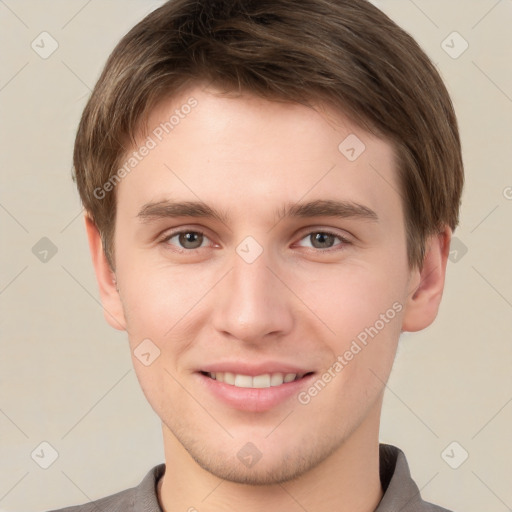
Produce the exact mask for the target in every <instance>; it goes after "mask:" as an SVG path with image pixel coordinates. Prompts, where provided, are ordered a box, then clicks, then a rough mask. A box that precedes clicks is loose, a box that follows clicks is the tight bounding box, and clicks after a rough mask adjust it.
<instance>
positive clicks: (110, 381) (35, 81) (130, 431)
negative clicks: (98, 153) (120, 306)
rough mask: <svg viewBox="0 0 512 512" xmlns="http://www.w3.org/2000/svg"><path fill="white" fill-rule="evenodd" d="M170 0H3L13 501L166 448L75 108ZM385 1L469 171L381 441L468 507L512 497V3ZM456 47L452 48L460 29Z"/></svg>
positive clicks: (4, 417) (137, 465) (0, 355)
mask: <svg viewBox="0 0 512 512" xmlns="http://www.w3.org/2000/svg"><path fill="white" fill-rule="evenodd" d="M160 3H161V2H159V1H148V0H130V1H126V0H122V1H121V0H109V1H99V0H92V1H91V0H90V1H87V0H66V1H64V0H61V1H36V0H0V45H1V46H0V47H1V55H2V65H1V69H0V116H1V121H2V123H1V132H0V147H1V150H0V169H1V175H0V179H1V185H0V225H1V233H2V239H1V240H2V256H1V264H0V307H1V318H0V321H1V323H0V327H1V336H2V339H1V350H0V510H2V511H5V510H9V511H22V510H31V511H38V510H45V509H49V508H55V507H62V506H65V505H69V504H76V503H81V502H85V501H87V500H89V499H96V498H99V497H101V496H104V495H107V494H110V493H113V492H116V491H118V490H121V489H123V488H126V487H128V486H132V485H135V484H137V483H138V482H139V481H140V480H141V479H142V477H143V476H144V475H145V474H146V472H147V471H148V470H149V468H150V467H152V466H153V465H155V464H157V463H159V462H161V461H163V452H162V443H161V433H160V427H159V421H158V419H157V417H156V415H155V414H154V413H153V412H152V410H151V409H150V407H149V405H147V403H146V401H145V399H144V397H143V395H142V392H141V391H140V389H139V386H138V383H137V381H136V378H135V374H134V372H133V370H132V365H131V361H130V355H129V352H128V346H127V341H126V338H125V335H124V334H123V333H119V332H117V331H114V330H112V329H111V328H109V327H108V326H107V324H106V323H105V321H104V319H103V315H102V310H101V307H100V304H99V302H98V300H99V298H98V292H97V288H96V283H95V280H94V276H93V271H92V266H91V264H90V261H89V254H88V248H87V245H86V239H85V233H84V227H83V222H82V219H81V215H80V213H81V207H80V204H79V201H78V196H77V193H76V191H75V189H74V185H73V183H72V181H71V179H70V169H71V151H72V144H73V138H74V133H75V129H76V126H77V122H78V119H79V116H80V113H81V111H82V109H83V107H84V105H85V101H86V99H87V96H88V94H89V91H90V89H91V88H92V87H93V85H94V83H95V81H96V79H97V77H98V75H99V72H100V69H101V67H102V66H103V64H104V61H105V59H106V57H107V55H108V54H109V52H110V51H111V50H112V48H113V47H114V45H115V43H116V42H117V41H118V39H119V38H120V37H121V36H122V35H123V34H124V33H125V32H126V31H127V30H128V29H129V28H130V27H131V26H132V25H133V24H135V23H136V22H137V21H138V20H140V19H141V18H142V17H143V16H144V15H145V14H147V13H148V12H149V11H151V10H152V9H153V8H155V7H156V6H157V5H159V4H160ZM375 3H376V4H377V5H378V6H379V7H381V8H382V9H383V10H384V11H385V12H387V13H388V14H389V15H390V16H391V17H392V18H393V19H394V20H396V21H397V22H398V24H400V25H401V26H403V27H404V28H405V29H406V30H408V31H409V32H411V33H412V34H413V35H414V36H415V37H416V38H417V40H418V41H419V42H420V44H421V45H422V46H423V48H424V49H425V50H426V51H427V53H428V54H429V55H430V56H431V57H432V59H433V60H434V62H435V63H436V64H437V65H438V67H439V69H440V71H441V73H442V75H443V77H444V78H445V80H446V82H447V84H448V87H449V90H450V92H451V94H452V96H453V100H454V103H455V107H456V110H457V112H458V117H459V120H460V127H461V133H462V139H463V147H464V158H465V165H466V176H467V185H466V189H465V193H464V205H463V208H462V222H461V225H460V227H459V229H458V230H457V232H456V236H457V238H458V239H459V241H460V243H459V246H458V247H457V248H456V249H458V253H457V255H455V253H454V254H453V255H452V259H453V260H454V261H450V262H449V266H448V278H447V285H446V291H445V296H444V299H443V304H442V309H441V312H440V314H439V317H438V319H437V321H436V322H435V324H434V325H432V326H431V327H430V328H429V329H427V330H426V331H424V332H422V333H418V334H414V335H410V334H409V335H406V336H404V337H403V339H402V340H401V343H400V348H399V354H398V358H397V361H396V363H395V367H394V373H393V374H392V376H391V379H390V381H389V383H388V390H387V394H386V399H385V404H384V411H383V417H382V428H381V440H382V441H383V442H388V443H392V444H395V445H397V446H399V447H401V448H402V449H403V450H404V451H405V453H406V455H407V456H408V459H409V463H410V467H411V471H412V474H413V477H414V478H415V480H416V482H417V484H418V486H419V487H420V489H422V494H423V495H424V497H425V498H426V499H428V500H431V501H434V502H437V503H440V504H443V505H444V506H445V507H447V508H450V509H452V508H453V509H455V510H456V511H465V512H477V511H478V512H481V511H483V510H485V511H486V512H492V511H495V512H501V511H506V510H510V509H511V508H512V487H511V485H510V482H511V477H512V469H511V467H512V463H511V461H512V446H511V441H510V432H511V430H512V429H511V420H512V349H511V343H510V332H511V328H512V274H511V272H510V261H511V253H512V251H511V248H512V247H511V246H512V243H511V236H510V224H511V222H510V221H511V218H512V200H511V198H512V188H511V187H512V172H511V169H512V143H511V125H512V68H511V62H510V55H511V54H510V50H511V48H512V31H511V25H512V1H511V0H501V1H496V0H478V1H477V0H450V1H448V2H447V1H445V0H428V1H427V0H414V1H413V0H386V1H384V0H382V1H376V2H375ZM43 31H47V32H49V33H50V34H51V36H52V37H53V38H54V39H55V40H56V41H57V42H58V45H59V47H58V49H57V50H56V51H55V52H54V53H53V54H52V55H51V56H49V57H48V58H47V59H43V58H41V57H40V56H39V55H38V54H37V53H36V52H35V51H34V50H33V49H32V48H31V43H32V41H33V40H36V42H37V41H40V38H39V39H38V36H39V34H40V33H41V32H43ZM453 31H457V32H459V33H460V35H461V36H462V37H463V38H464V39H465V40H466V41H467V42H468V43H469V48H468V49H467V51H465V52H464V53H463V54H462V55H461V56H460V57H458V58H456V59H455V58H452V56H450V55H448V53H447V52H446V51H445V50H444V49H443V47H442V42H443V41H444V40H445V39H446V38H447V36H449V34H451V33H452V32H453ZM451 41H453V43H452V42H451ZM48 44H49V43H48ZM446 44H448V45H449V46H453V48H452V49H449V48H446V46H445V48H446V49H447V50H448V51H450V52H452V55H454V54H453V52H455V51H458V50H460V49H462V46H461V45H462V44H463V41H462V40H461V39H457V38H456V39H453V36H452V37H451V38H448V40H447V43H445V45H446ZM45 47H46V48H47V49H48V48H49V45H47V46H45ZM42 237H47V238H49V239H50V240H51V241H52V243H53V244H54V245H55V246H56V248H57V250H58V252H57V253H56V254H55V255H54V256H53V257H51V258H49V260H48V261H47V262H46V263H43V262H41V261H40V260H39V259H38V258H37V257H36V255H34V254H33V252H32V248H33V246H34V245H35V244H36V243H37V242H38V241H39V240H40V239H41V238H42ZM462 244H463V245H462ZM464 247H465V248H466V249H467V252H466V253H465V254H463V252H464V251H461V248H463V249H464ZM43 441H46V442H48V443H50V444H51V445H52V446H53V447H54V448H55V450H56V451H57V452H58V458H57V460H56V461H55V462H54V463H53V464H52V465H51V466H50V467H49V468H48V469H46V470H45V469H42V468H41V467H40V466H39V465H38V464H36V462H35V461H34V460H33V459H32V458H31V453H32V452H33V451H34V450H36V448H37V450H36V453H40V450H41V448H38V447H39V445H40V443H41V442H43ZM452 441H457V442H458V443H459V444H460V445H461V447H462V448H456V449H455V450H454V451H453V452H451V451H449V452H448V453H449V454H450V455H452V457H451V459H450V462H452V464H453V461H455V462H457V461H458V460H459V457H460V456H461V453H462V452H461V450H462V449H464V450H466V451H467V452H468V453H469V458H468V459H467V460H466V461H465V462H464V463H463V464H462V465H461V466H460V467H459V468H458V469H452V468H451V467H449V465H448V464H447V463H446V462H445V460H444V459H443V457H442V456H441V454H442V452H443V450H444V449H445V448H446V447H447V446H448V445H449V444H450V443H451V442H452ZM45 453H46V455H45V457H47V456H48V453H49V451H48V449H47V450H46V452H45ZM35 458H37V457H35ZM39 460H42V459H39ZM207 509H208V501H207V500H206V501H204V502H203V503H202V508H201V509H200V510H207Z"/></svg>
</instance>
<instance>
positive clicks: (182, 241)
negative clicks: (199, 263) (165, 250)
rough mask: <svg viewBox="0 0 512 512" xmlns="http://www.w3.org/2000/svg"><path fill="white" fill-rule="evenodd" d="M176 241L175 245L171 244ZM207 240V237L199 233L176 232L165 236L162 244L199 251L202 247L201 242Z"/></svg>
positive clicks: (190, 231) (189, 231)
mask: <svg viewBox="0 0 512 512" xmlns="http://www.w3.org/2000/svg"><path fill="white" fill-rule="evenodd" d="M175 238H176V239H177V241H176V243H174V242H172V240H173V239H175ZM205 240H209V239H208V237H207V236H206V235H205V234H204V233H203V232H201V231H192V230H188V231H178V232H176V233H171V234H169V235H167V236H166V237H165V238H164V239H163V240H162V242H163V243H166V244H170V245H177V246H178V248H180V249H187V250H193V249H199V248H200V247H203V242H204V241H205Z"/></svg>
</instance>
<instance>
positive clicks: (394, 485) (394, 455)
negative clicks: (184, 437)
mask: <svg viewBox="0 0 512 512" xmlns="http://www.w3.org/2000/svg"><path fill="white" fill-rule="evenodd" d="M379 451H380V481H381V484H382V489H383V490H384V496H383V497H382V499H381V501H380V503H379V506H378V507H377V509H376V510H375V512H450V511H449V510H447V509H445V508H441V507H438V506H437V505H432V504H431V503H427V502H426V501H423V500H422V498H421V495H420V491H419V489H418V487H417V485H416V484H415V483H414V481H413V480H412V478H411V473H410V471H409V465H408V464H407V460H406V458H405V455H404V453H403V452H402V450H400V449H399V448H396V447H395V446H392V445H389V444H382V443H381V444H380V446H379ZM164 472H165V464H160V465H158V466H155V467H154V468H153V469H151V471H149V473H148V474H147V475H146V476H145V477H144V479H143V480H142V482H141V483H140V484H139V485H137V486H136V487H133V488H131V489H126V490H125V491H121V492H118V493H117V494H113V495H111V496H107V497H106V498H102V499H99V500H96V501H93V502H90V503H86V504H84V505H76V506H74V507H67V508H63V509H59V511H58V512H162V509H161V508H160V505H159V503H158V498H157V491H156V486H157V482H158V480H159V478H160V477H161V476H162V475H163V474H164ZM51 512H57V511H51Z"/></svg>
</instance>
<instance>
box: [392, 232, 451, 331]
mask: <svg viewBox="0 0 512 512" xmlns="http://www.w3.org/2000/svg"><path fill="white" fill-rule="evenodd" d="M451 238H452V230H451V229H450V228H449V227H448V226H446V227H445V229H444V230H443V231H441V232H440V233H439V234H437V235H432V236H431V237H429V238H428V239H427V241H426V244H425V245H426V252H425V259H424V260H423V265H422V267H421V269H419V268H416V269H414V270H413V271H412V272H411V277H410V280H409V283H410V286H409V295H408V298H407V301H406V304H405V308H404V310H405V312H404V315H403V321H402V331H409V332H414V331H420V330H422V329H425V327H428V326H429V325H430V324H431V323H432V322H433V321H434V320H435V318H436V316H437V312H438V310H439V304H440V303H441V298H442V296H443V289H444V281H445V275H446V263H447V261H448V255H449V253H450V241H451Z"/></svg>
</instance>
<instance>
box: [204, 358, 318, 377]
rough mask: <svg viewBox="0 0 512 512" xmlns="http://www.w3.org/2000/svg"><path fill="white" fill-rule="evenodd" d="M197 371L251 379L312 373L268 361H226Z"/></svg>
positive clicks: (286, 364) (306, 369)
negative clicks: (282, 374) (257, 376)
mask: <svg viewBox="0 0 512 512" xmlns="http://www.w3.org/2000/svg"><path fill="white" fill-rule="evenodd" d="M199 371H200V372H206V373H216V372H230V373H235V374H238V375H249V376H251V377H254V376H256V375H264V374H266V373H270V374H272V373H284V374H287V373H296V374H298V375H304V374H306V373H312V370H311V368H304V367H301V366H297V365H293V364H289V363H280V362H277V361H268V362H262V363H258V364H254V363H245V362H241V361H232V362H230V361H226V362H222V363H211V364H207V365H205V366H202V367H201V368H200V369H199Z"/></svg>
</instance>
